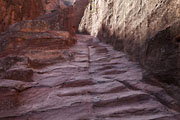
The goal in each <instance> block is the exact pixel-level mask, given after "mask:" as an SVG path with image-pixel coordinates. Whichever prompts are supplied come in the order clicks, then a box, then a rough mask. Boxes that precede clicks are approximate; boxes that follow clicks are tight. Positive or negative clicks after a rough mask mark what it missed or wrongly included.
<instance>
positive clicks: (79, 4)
mask: <svg viewBox="0 0 180 120" xmlns="http://www.w3.org/2000/svg"><path fill="white" fill-rule="evenodd" d="M88 3H89V0H76V1H75V3H74V5H73V6H74V11H75V25H76V31H77V30H78V26H79V24H80V22H81V19H82V17H83V15H84V10H85V9H86V6H87V5H88Z"/></svg>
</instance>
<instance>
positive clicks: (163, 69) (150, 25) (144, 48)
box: [79, 0, 180, 85]
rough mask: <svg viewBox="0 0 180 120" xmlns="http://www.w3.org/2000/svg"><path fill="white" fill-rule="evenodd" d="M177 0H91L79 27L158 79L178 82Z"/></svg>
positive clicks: (179, 14) (179, 25) (179, 11)
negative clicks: (124, 53)
mask: <svg viewBox="0 0 180 120" xmlns="http://www.w3.org/2000/svg"><path fill="white" fill-rule="evenodd" d="M179 6H180V1H179V0H163V1H162V0H157V1H150V0H148V1H142V0H128V1H127V0H106V1H105V0H92V1H91V2H90V4H89V5H88V7H87V8H86V11H85V15H84V17H83V19H82V21H81V24H80V27H79V30H80V31H81V32H88V33H90V34H91V35H94V36H98V37H99V38H100V39H101V40H102V41H104V42H106V43H110V44H112V45H113V46H114V47H115V49H119V50H123V51H125V52H126V53H128V54H130V55H131V56H132V59H133V60H137V61H140V63H141V64H142V65H143V66H144V67H145V68H146V69H147V71H149V72H150V73H152V74H153V75H154V76H156V77H157V78H158V79H160V80H163V81H165V82H168V83H175V84H179V85H180V82H179V78H180V73H179V69H180V64H179V61H180V53H179V50H180V42H179V41H180V40H179V36H180V29H179V28H180V7H179Z"/></svg>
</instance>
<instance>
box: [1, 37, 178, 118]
mask: <svg viewBox="0 0 180 120" xmlns="http://www.w3.org/2000/svg"><path fill="white" fill-rule="evenodd" d="M64 54H67V55H68V56H69V57H70V58H71V57H72V59H71V60H67V61H66V62H58V63H56V64H53V65H49V66H46V67H44V68H42V69H33V71H35V74H34V76H33V80H34V82H27V83H24V82H20V81H16V82H17V83H16V82H14V84H13V85H14V86H12V87H13V89H15V90H18V91H19V94H18V99H17V102H18V103H19V104H18V106H17V107H15V108H14V109H13V108H12V109H8V110H3V111H0V120H179V119H180V113H179V112H178V108H175V107H174V106H176V105H175V104H176V102H175V100H174V99H173V98H171V97H170V96H168V95H167V94H166V93H165V92H164V90H163V88H160V87H157V86H152V85H150V84H146V83H145V82H143V80H142V79H143V75H142V72H143V70H142V69H141V68H140V66H139V65H138V64H137V63H135V62H132V61H130V60H129V58H128V56H127V55H125V54H124V53H122V52H120V51H115V50H113V48H112V47H111V46H110V45H106V44H103V43H101V42H99V41H98V39H97V38H93V37H91V36H88V35H77V43H76V44H75V45H74V46H73V47H72V48H70V50H69V51H68V52H67V53H66V52H65V53H64ZM6 82H7V81H6ZM2 84H3V81H2V82H1V85H2ZM16 84H18V86H17V85H16ZM4 86H5V83H4ZM156 93H157V94H159V96H160V95H161V96H160V97H161V98H162V99H164V100H165V98H166V102H169V104H167V105H165V103H166V102H163V101H161V98H157V96H156Z"/></svg>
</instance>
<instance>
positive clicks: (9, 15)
mask: <svg viewBox="0 0 180 120" xmlns="http://www.w3.org/2000/svg"><path fill="white" fill-rule="evenodd" d="M0 6H1V7H0V14H1V15H0V32H3V31H5V30H6V29H7V28H8V26H9V25H11V24H14V23H16V22H19V21H22V20H31V19H34V18H36V17H38V16H40V15H42V14H43V13H44V8H43V4H42V1H41V0H1V1H0Z"/></svg>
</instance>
